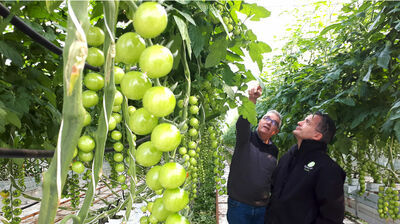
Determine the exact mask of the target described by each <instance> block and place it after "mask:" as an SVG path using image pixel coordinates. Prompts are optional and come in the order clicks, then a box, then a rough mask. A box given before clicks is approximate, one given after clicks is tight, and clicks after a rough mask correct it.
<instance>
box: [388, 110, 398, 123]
mask: <svg viewBox="0 0 400 224" xmlns="http://www.w3.org/2000/svg"><path fill="white" fill-rule="evenodd" d="M399 118H400V111H397V112H396V113H395V114H393V115H390V117H389V120H391V121H393V120H397V119H399Z"/></svg>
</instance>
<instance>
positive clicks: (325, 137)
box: [314, 111, 336, 144]
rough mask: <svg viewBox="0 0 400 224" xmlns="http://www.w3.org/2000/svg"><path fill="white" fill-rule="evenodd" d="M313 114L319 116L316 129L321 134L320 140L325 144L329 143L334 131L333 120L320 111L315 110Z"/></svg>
mask: <svg viewBox="0 0 400 224" xmlns="http://www.w3.org/2000/svg"><path fill="white" fill-rule="evenodd" d="M314 115H317V116H319V117H321V121H320V122H319V124H318V126H317V131H318V132H320V133H321V134H322V138H321V140H320V141H321V142H325V143H326V144H328V143H330V142H331V141H332V139H333V137H334V136H335V132H336V126H335V122H333V120H332V119H331V118H330V117H329V116H328V114H324V113H322V112H321V111H317V112H315V113H314Z"/></svg>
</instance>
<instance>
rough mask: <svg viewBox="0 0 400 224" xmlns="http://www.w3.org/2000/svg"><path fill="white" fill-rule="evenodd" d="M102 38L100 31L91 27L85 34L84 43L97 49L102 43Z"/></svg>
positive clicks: (102, 34) (101, 31)
mask: <svg viewBox="0 0 400 224" xmlns="http://www.w3.org/2000/svg"><path fill="white" fill-rule="evenodd" d="M104 37H105V36H104V32H103V30H102V29H100V28H99V27H96V26H91V27H89V31H88V32H87V34H86V41H87V43H88V45H90V46H94V47H97V46H100V45H102V44H103V43H104Z"/></svg>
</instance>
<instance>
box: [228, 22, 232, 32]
mask: <svg viewBox="0 0 400 224" xmlns="http://www.w3.org/2000/svg"><path fill="white" fill-rule="evenodd" d="M227 28H228V31H229V32H232V30H233V25H232V24H228V25H227Z"/></svg>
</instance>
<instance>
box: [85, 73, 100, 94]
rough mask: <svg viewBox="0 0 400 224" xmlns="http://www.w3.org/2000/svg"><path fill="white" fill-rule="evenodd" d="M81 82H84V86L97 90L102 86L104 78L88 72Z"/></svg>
mask: <svg viewBox="0 0 400 224" xmlns="http://www.w3.org/2000/svg"><path fill="white" fill-rule="evenodd" d="M83 84H85V86H86V88H88V89H90V90H93V91H97V90H100V89H102V88H103V87H104V78H103V76H102V75H100V74H97V73H93V72H92V73H88V74H86V76H85V78H84V79H83Z"/></svg>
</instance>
